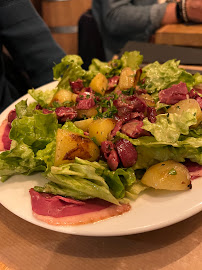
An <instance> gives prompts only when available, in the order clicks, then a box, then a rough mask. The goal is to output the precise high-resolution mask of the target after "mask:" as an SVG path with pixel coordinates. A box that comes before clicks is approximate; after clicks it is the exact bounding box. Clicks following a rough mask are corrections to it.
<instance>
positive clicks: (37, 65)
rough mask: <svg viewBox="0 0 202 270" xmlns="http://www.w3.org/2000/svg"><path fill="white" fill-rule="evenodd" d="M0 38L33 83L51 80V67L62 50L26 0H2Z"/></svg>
mask: <svg viewBox="0 0 202 270" xmlns="http://www.w3.org/2000/svg"><path fill="white" fill-rule="evenodd" d="M0 38H1V41H2V43H3V44H4V45H5V47H6V48H7V49H8V51H9V53H10V54H11V56H12V57H13V59H14V61H15V62H16V63H17V64H18V66H19V68H21V69H23V70H24V71H26V72H27V74H28V76H29V77H30V80H31V83H32V85H33V87H37V86H40V85H42V84H45V83H47V82H50V81H52V80H53V72H52V67H53V66H54V64H55V63H58V62H60V60H61V58H62V57H64V56H65V52H64V51H63V50H62V49H61V48H60V47H59V46H58V44H57V43H56V42H55V41H54V40H53V38H52V36H51V33H50V31H49V29H48V27H47V26H46V25H45V23H44V22H43V20H42V19H41V18H40V16H39V15H38V13H37V12H36V10H35V8H34V7H33V5H32V3H31V2H30V1H29V0H17V1H16V0H1V2H0Z"/></svg>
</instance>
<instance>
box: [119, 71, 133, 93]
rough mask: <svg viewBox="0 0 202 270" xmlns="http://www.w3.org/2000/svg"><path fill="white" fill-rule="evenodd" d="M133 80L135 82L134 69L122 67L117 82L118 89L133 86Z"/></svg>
mask: <svg viewBox="0 0 202 270" xmlns="http://www.w3.org/2000/svg"><path fill="white" fill-rule="evenodd" d="M134 82H135V73H134V71H133V70H132V69H131V68H129V67H125V68H123V69H122V71H121V74H120V78H119V83H118V87H119V89H120V90H126V89H129V88H131V87H133V86H134Z"/></svg>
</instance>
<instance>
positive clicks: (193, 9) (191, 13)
mask: <svg viewBox="0 0 202 270" xmlns="http://www.w3.org/2000/svg"><path fill="white" fill-rule="evenodd" d="M178 2H181V1H180V0H178ZM181 8H183V9H184V12H185V15H184V16H185V18H186V20H187V22H202V1H201V0H186V1H182V3H181ZM182 15H183V14H182ZM182 17H183V16H182ZM182 19H183V18H182ZM186 20H185V22H186ZM178 22H179V20H178V18H177V16H176V3H170V4H168V5H167V7H166V10H165V14H164V16H163V19H162V21H161V25H166V24H173V23H178Z"/></svg>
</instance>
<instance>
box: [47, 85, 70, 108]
mask: <svg viewBox="0 0 202 270" xmlns="http://www.w3.org/2000/svg"><path fill="white" fill-rule="evenodd" d="M73 95H74V94H73V93H72V92H71V91H69V90H66V89H60V90H59V91H57V92H56V93H55V95H54V97H53V99H52V100H51V103H50V105H52V104H53V102H54V101H55V102H57V103H59V104H61V105H62V104H63V103H64V102H71V101H72V96H73Z"/></svg>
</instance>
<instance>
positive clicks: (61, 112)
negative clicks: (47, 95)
mask: <svg viewBox="0 0 202 270" xmlns="http://www.w3.org/2000/svg"><path fill="white" fill-rule="evenodd" d="M55 113H56V115H57V118H58V121H59V122H61V123H64V122H66V121H67V120H72V119H74V118H76V117H77V111H76V110H75V109H74V108H72V107H58V108H56V109H55Z"/></svg>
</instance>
